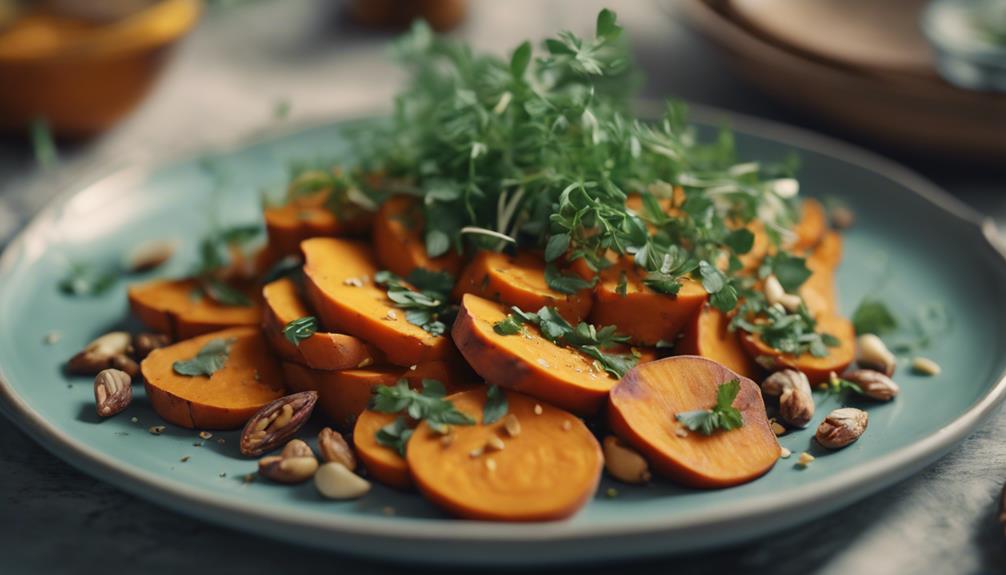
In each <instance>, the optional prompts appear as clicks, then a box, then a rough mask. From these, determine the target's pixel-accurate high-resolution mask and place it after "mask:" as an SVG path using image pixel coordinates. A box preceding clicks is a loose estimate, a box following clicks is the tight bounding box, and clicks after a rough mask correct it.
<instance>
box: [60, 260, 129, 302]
mask: <svg viewBox="0 0 1006 575" xmlns="http://www.w3.org/2000/svg"><path fill="white" fill-rule="evenodd" d="M118 279H119V274H118V273H117V272H116V271H114V270H103V269H98V268H96V267H94V266H91V265H87V264H73V265H72V266H71V267H70V273H69V274H67V276H66V277H65V278H63V279H62V280H60V282H59V289H60V291H62V292H63V293H65V294H67V295H74V296H96V295H101V294H103V293H105V292H107V291H108V290H109V289H111V287H112V286H114V285H115V282H116V281H118Z"/></svg>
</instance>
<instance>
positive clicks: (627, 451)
mask: <svg viewBox="0 0 1006 575" xmlns="http://www.w3.org/2000/svg"><path fill="white" fill-rule="evenodd" d="M603 449H604V468H605V469H607V470H608V473H610V474H611V476H612V477H614V478H615V479H617V480H619V481H622V482H624V483H646V482H648V481H649V480H650V466H649V464H647V463H646V460H645V459H643V456H642V455H640V454H639V453H637V452H636V451H635V450H634V449H632V448H631V447H629V446H628V445H626V444H625V443H623V442H622V441H621V440H620V439H618V438H617V437H615V436H614V435H609V436H607V437H605V438H604V446H603Z"/></svg>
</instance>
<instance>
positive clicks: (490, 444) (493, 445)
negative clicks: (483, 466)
mask: <svg viewBox="0 0 1006 575" xmlns="http://www.w3.org/2000/svg"><path fill="white" fill-rule="evenodd" d="M504 447H506V444H505V443H503V440H502V439H500V438H499V436H498V435H490V436H489V439H487V440H486V449H487V450H489V451H503V448H504Z"/></svg>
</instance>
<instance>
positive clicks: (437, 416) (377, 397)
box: [370, 379, 475, 454]
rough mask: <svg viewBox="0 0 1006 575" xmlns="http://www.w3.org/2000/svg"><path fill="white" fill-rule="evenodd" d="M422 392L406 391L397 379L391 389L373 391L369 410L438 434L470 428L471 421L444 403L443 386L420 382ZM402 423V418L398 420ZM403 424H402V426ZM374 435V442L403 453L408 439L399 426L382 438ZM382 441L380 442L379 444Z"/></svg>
mask: <svg viewBox="0 0 1006 575" xmlns="http://www.w3.org/2000/svg"><path fill="white" fill-rule="evenodd" d="M422 385H423V390H422V391H421V392H419V391H416V390H414V389H412V388H410V387H409V382H408V381H406V380H404V379H400V380H398V382H397V383H396V384H395V385H378V386H375V387H374V390H373V396H371V398H370V409H371V410H373V411H377V412H380V413H402V412H404V413H405V414H406V415H408V416H409V417H410V418H412V419H414V420H416V421H425V422H426V423H427V425H429V426H430V428H431V429H433V430H434V431H436V432H438V433H447V430H448V426H450V425H473V424H474V423H475V420H474V419H472V418H471V417H469V416H468V415H466V414H464V413H462V412H461V411H458V410H457V409H456V408H455V407H454V404H453V403H451V402H450V401H449V400H447V399H444V396H445V395H446V391H445V389H444V384H442V383H440V382H439V381H437V380H435V379H424V380H423V381H422ZM399 419H402V418H399ZM404 423H405V422H404V421H403V424H402V425H404ZM388 427H389V426H385V428H388ZM385 428H381V430H379V431H378V433H377V441H378V443H381V445H386V446H388V447H392V448H393V449H397V450H398V452H399V453H402V454H404V453H405V444H406V443H407V442H408V440H409V436H411V431H410V432H409V433H408V434H407V435H406V436H405V437H404V438H403V434H404V433H405V432H404V431H403V430H402V429H401V425H398V426H395V427H392V428H390V429H388V430H387V432H386V433H384V434H383V435H382V433H381V431H384V430H385ZM382 437H383V438H384V439H383V440H382Z"/></svg>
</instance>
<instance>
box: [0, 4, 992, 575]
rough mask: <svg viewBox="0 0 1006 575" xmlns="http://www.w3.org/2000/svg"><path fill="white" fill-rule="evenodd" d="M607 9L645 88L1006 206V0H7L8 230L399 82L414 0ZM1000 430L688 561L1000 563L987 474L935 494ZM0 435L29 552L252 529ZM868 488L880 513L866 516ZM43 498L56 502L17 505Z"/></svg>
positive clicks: (357, 104)
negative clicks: (911, 472)
mask: <svg viewBox="0 0 1006 575" xmlns="http://www.w3.org/2000/svg"><path fill="white" fill-rule="evenodd" d="M602 7H610V8H612V9H614V10H615V11H617V12H618V16H619V20H620V22H621V23H622V24H623V25H624V26H625V28H626V29H627V32H628V35H629V39H630V41H631V44H632V48H633V52H634V55H635V58H636V60H637V62H638V63H639V65H640V66H641V67H642V68H643V70H644V71H645V73H646V76H647V82H646V83H645V85H644V86H643V89H642V94H641V95H642V96H643V97H646V98H663V97H666V96H675V97H680V98H684V99H686V100H689V101H691V102H694V103H696V104H701V105H709V106H715V107H719V108H724V109H728V110H732V111H737V112H742V113H745V114H750V115H755V116H760V117H766V118H770V119H774V120H779V121H783V122H786V123H790V124H795V125H798V126H802V127H805V128H810V129H813V130H816V131H820V132H824V133H827V134H829V135H832V136H836V137H839V138H841V139H846V140H850V141H853V142H855V143H857V144H859V145H862V146H865V147H868V148H870V149H872V150H874V151H877V152H879V153H882V154H884V155H886V156H891V157H894V158H895V159H897V160H899V161H901V162H903V163H905V164H907V165H908V166H910V167H912V168H913V169H915V170H917V171H919V172H921V173H923V174H924V175H925V176H928V177H929V178H931V179H933V180H935V181H936V182H937V183H938V184H940V185H941V186H943V187H944V188H945V189H947V190H949V191H950V192H951V193H953V194H955V195H956V196H958V197H959V198H961V199H962V200H964V201H965V202H967V203H969V204H971V205H972V206H973V207H975V208H976V209H978V210H980V211H981V212H983V213H985V214H987V215H989V216H990V217H993V218H995V219H996V220H997V221H998V222H999V223H1000V225H1002V224H1004V223H1006V92H1004V91H1003V90H1006V0H934V1H930V0H883V1H877V0H607V1H594V0H551V1H546V0H505V1H503V0H496V1H493V0H216V1H210V0H204V1H200V0H0V248H2V246H3V245H4V243H5V241H6V240H7V239H9V238H10V237H11V235H12V234H13V233H15V232H16V230H17V229H19V228H20V227H21V226H22V225H24V223H25V222H26V221H27V219H28V218H29V217H30V216H31V215H32V214H33V213H35V212H36V211H37V210H38V209H39V208H40V207H41V206H42V205H43V204H44V203H45V202H46V201H48V200H49V199H50V198H51V197H52V196H53V195H55V194H56V193H58V192H59V191H60V190H62V189H66V188H68V187H72V186H74V185H75V184H79V183H84V182H86V181H88V180H89V179H90V178H92V177H94V176H96V175H98V174H100V173H102V172H106V171H108V170H110V169H114V168H117V167H123V166H128V165H137V164H145V163H150V162H156V161H158V160H160V159H163V158H167V157H171V156H173V155H176V154H178V153H182V152H184V151H186V150H198V149H204V148H207V147H212V146H217V145H223V144H226V143H232V142H235V141H236V140H239V139H240V138H244V137H249V136H250V135H253V134H255V133H257V132H261V131H263V130H269V129H275V128H282V127H284V126H293V125H299V124H304V123H308V122H311V121H326V120H331V119H337V118H339V117H340V116H345V115H348V114H357V113H361V112H366V111H374V110H375V109H378V110H379V109H380V108H381V107H383V106H387V103H388V102H390V98H391V96H392V95H393V94H394V92H395V91H396V89H397V88H398V87H399V85H400V84H401V82H402V81H403V80H404V78H403V76H402V75H401V73H400V72H399V71H398V70H397V69H396V68H395V67H394V66H393V65H392V63H391V62H390V60H389V58H388V57H387V47H388V42H389V41H390V40H391V39H392V38H393V37H394V36H395V35H396V34H397V33H398V32H400V31H401V30H402V29H404V28H405V27H406V26H407V25H408V23H409V22H410V21H411V20H412V19H413V18H415V17H417V16H421V17H425V18H427V19H428V20H429V21H430V22H431V23H432V24H433V25H434V27H435V28H437V29H438V30H440V31H443V32H445V33H448V34H451V35H454V36H457V37H460V38H463V39H465V40H467V41H468V42H470V43H471V44H472V45H473V46H474V47H475V48H476V49H480V50H490V51H497V52H504V51H507V50H509V49H511V48H512V47H513V46H515V45H517V44H518V43H519V42H520V41H522V40H524V39H527V38H531V39H534V40H538V39H540V38H542V37H543V36H545V35H547V34H551V33H553V32H554V31H556V30H559V29H570V30H574V31H577V32H589V31H590V30H592V29H593V23H594V18H595V15H596V14H597V12H598V10H599V9H600V8H602ZM375 107H376V108H375ZM920 233H922V231H921V230H920ZM1001 421H1002V418H999V422H1001ZM992 443H993V437H992V435H991V433H990V432H989V430H988V429H987V430H985V431H983V432H979V433H978V434H977V435H976V436H974V437H972V438H971V439H970V440H969V442H968V443H967V444H966V445H965V447H964V448H963V449H961V450H958V452H955V454H954V455H951V456H948V457H947V458H946V459H944V460H942V461H941V463H940V464H939V465H937V466H936V467H934V468H931V469H930V470H928V471H927V472H925V473H924V474H923V475H922V476H920V477H918V478H916V479H913V480H912V481H910V482H908V483H906V484H905V485H902V486H900V487H899V488H896V489H895V490H893V492H894V493H892V491H888V492H885V493H884V494H882V495H880V496H877V497H874V498H871V499H869V500H867V501H866V502H864V503H861V504H859V505H857V506H854V507H853V508H851V509H850V510H848V511H844V512H842V513H841V514H839V515H837V516H832V518H831V519H832V520H834V521H833V524H831V525H828V524H822V525H817V526H807V527H805V528H802V529H803V531H805V532H806V533H805V536H803V537H800V538H797V537H795V536H793V535H792V534H790V535H786V536H785V537H784V538H782V537H781V538H780V540H778V541H773V542H761V543H759V544H757V545H752V546H751V547H749V548H746V549H744V550H740V551H738V552H736V553H730V554H725V555H724V554H718V555H717V554H709V555H705V556H702V557H699V558H693V560H691V561H690V562H689V563H688V564H687V565H685V564H681V565H680V566H681V567H682V568H683V569H684V571H682V572H689V573H699V572H701V573H706V572H708V573H715V572H721V571H723V570H732V569H734V568H738V567H751V566H757V567H773V568H782V567H788V568H789V569H783V571H795V570H800V571H801V572H804V569H805V568H808V567H810V566H816V565H817V564H818V562H819V561H821V560H822V558H828V559H829V560H830V566H829V567H828V568H827V569H826V571H828V572H832V571H833V572H836V573H838V572H850V570H852V572H856V571H860V572H889V571H888V570H887V569H885V566H887V567H892V566H894V565H899V566H902V567H904V566H905V565H906V564H907V565H909V566H911V565H915V566H917V567H918V568H919V569H918V570H916V572H918V571H921V570H922V569H925V570H926V571H928V572H934V573H942V572H963V571H967V570H970V569H969V568H968V567H969V566H974V565H980V564H982V563H983V562H984V564H995V565H997V566H998V568H1003V567H1004V563H1003V561H1006V559H1004V557H1003V554H1002V542H1001V541H1000V540H999V538H998V537H996V538H994V539H992V538H990V535H988V534H989V533H992V535H993V536H994V535H999V533H998V532H996V529H995V528H992V529H989V526H988V525H985V523H988V522H989V521H991V522H992V523H994V518H991V517H986V515H987V509H988V506H989V503H988V501H985V500H982V498H981V497H978V496H974V494H975V493H982V492H983V491H982V490H981V489H978V490H975V489H972V490H964V492H965V493H968V494H969V495H968V496H966V497H970V498H969V499H964V500H960V501H954V502H952V508H953V509H952V510H950V509H947V508H945V506H946V503H947V502H945V501H942V500H939V499H938V498H937V497H934V496H933V495H931V493H932V492H934V491H933V490H931V489H929V486H930V485H932V484H935V483H938V482H941V481H947V480H952V481H955V482H975V483H976V484H978V483H980V482H987V481H992V480H994V481H995V482H996V485H998V484H999V483H1001V478H994V479H990V478H987V477H984V476H982V475H981V473H982V472H981V471H980V470H981V469H984V468H986V467H988V468H992V467H994V466H990V465H984V463H983V462H982V461H976V460H975V459H974V457H975V455H974V454H975V453H985V454H988V453H990V452H991V450H992V446H991V444H992ZM969 449H970V451H969ZM0 451H2V452H3V453H5V454H6V455H5V458H6V463H7V466H8V468H10V469H8V472H6V473H4V474H0V490H2V491H3V492H5V493H8V494H15V495H12V496H11V497H9V498H8V499H7V503H6V504H5V505H4V506H2V509H0V539H2V540H4V541H11V540H16V541H19V542H21V544H19V545H18V546H17V549H16V550H15V549H14V548H10V549H9V550H8V551H5V554H15V555H16V558H20V559H19V560H21V561H25V563H23V564H24V565H38V564H39V563H32V562H31V561H33V560H29V559H27V558H29V557H36V556H38V557H41V556H43V555H45V554H46V552H45V549H48V547H47V546H48V544H49V542H48V541H47V540H46V539H38V540H36V538H34V537H33V538H32V539H31V540H28V539H24V538H23V537H21V538H18V534H19V533H20V534H24V533H35V534H37V533H51V534H52V536H53V537H54V538H57V539H64V538H65V539H67V540H70V539H73V540H75V541H78V542H80V545H81V548H82V549H91V547H93V549H91V550H90V551H82V553H83V554H84V555H85V556H92V555H93V557H95V558H96V559H105V558H107V557H109V556H114V553H115V550H116V548H114V547H110V543H111V542H115V541H118V540H120V538H124V539H125V540H126V541H128V542H130V543H131V544H132V545H133V546H134V548H135V549H143V550H144V551H143V553H144V554H145V555H143V559H144V561H145V563H144V565H146V566H147V567H150V566H151V565H152V563H151V561H153V562H154V563H156V564H157V565H158V566H159V567H161V568H163V570H164V571H165V572H169V571H171V570H172V569H174V568H179V569H180V568H183V567H182V566H184V565H185V563H184V561H185V557H186V555H181V556H179V555H178V554H172V553H169V552H171V551H172V549H173V548H174V546H182V547H185V548H188V549H190V550H191V549H194V548H197V547H200V546H203V550H202V551H201V552H200V553H199V554H200V555H203V556H205V557H206V559H205V561H206V563H205V565H206V566H207V568H210V567H211V566H220V567H226V566H228V565H231V563H228V561H233V557H234V556H235V555H240V554H241V553H242V550H243V549H245V548H246V546H247V542H246V541H245V540H244V539H243V536H239V535H236V534H234V533H232V532H229V531H225V530H219V529H216V528H211V527H209V526H206V525H203V524H200V523H198V522H195V521H192V520H189V519H187V518H182V517H178V516H174V515H164V514H163V513H160V512H159V510H156V509H155V508H153V507H151V506H149V505H147V504H145V503H141V502H138V501H136V500H134V499H132V498H130V497H129V496H126V495H124V494H122V493H119V492H118V491H115V490H113V489H112V488H110V487H107V486H104V485H102V484H100V483H97V482H95V481H93V480H91V479H89V478H87V477H84V476H82V475H80V474H78V473H77V472H75V471H73V470H71V469H68V468H66V466H65V465H62V464H58V463H55V462H52V461H50V460H49V459H47V458H44V457H43V456H42V455H41V454H38V453H37V451H38V448H37V447H35V446H34V444H33V443H31V441H30V440H28V439H27V438H25V437H23V436H21V435H20V434H19V433H17V432H16V431H14V429H13V428H12V427H11V425H10V424H9V423H7V422H6V421H2V420H0ZM1002 451H1003V450H1002V449H998V450H996V451H995V452H996V453H999V454H1000V456H999V457H1000V459H1001V458H1002ZM986 456H987V455H986ZM12 465H13V467H11V466H12ZM962 497H965V496H962ZM880 498H883V499H880ZM878 505H880V506H883V507H885V509H887V513H886V514H885V518H884V519H883V520H882V521H871V522H868V523H864V521H863V517H868V516H870V515H871V512H870V510H871V509H874V508H876V507H877V506H878ZM40 509H45V510H46V513H45V514H43V516H52V515H53V514H56V515H58V516H59V521H52V522H47V523H46V526H45V527H44V530H43V528H42V527H41V525H39V526H36V527H37V528H36V527H32V526H24V525H22V524H21V523H20V522H21V521H25V520H27V521H32V519H31V518H33V517H38V516H39V513H38V511H39V510H40ZM109 509H111V510H113V511H115V513H114V514H112V513H108V512H107V510H109ZM4 517H6V518H8V519H12V520H13V521H3V520H2V519H3V518H4ZM975 517H979V518H981V519H980V521H981V522H982V527H981V529H979V528H978V526H977V525H976V523H975V519H974V518H975ZM25 518H28V519H25ZM825 523H832V522H825ZM57 524H58V525H57ZM842 526H845V527H855V530H861V531H860V532H857V533H855V534H850V533H847V531H850V530H851V529H842V528H841V527H842ZM54 530H55V531H54ZM976 533H981V535H976ZM204 536H206V537H204ZM78 538H79V539H78ZM22 540H23V541H22ZM155 541H156V542H158V543H157V544H156V545H155V544H154V543H153V542H155ZM163 542H166V543H165V544H163V545H162V543H163ZM87 543H90V545H91V547H88V546H87ZM155 548H156V549H155ZM211 548H212V549H213V551H210V549H211ZM270 548H271V549H274V548H278V550H277V552H276V553H277V554H276V557H278V558H281V559H277V560H276V561H273V560H272V559H269V560H266V559H264V558H261V557H260V558H258V560H260V561H262V562H260V563H257V565H258V566H259V567H263V568H264V567H266V566H268V565H273V566H274V567H289V565H290V564H291V559H290V558H291V557H293V558H295V559H294V562H295V563H296V564H304V563H308V562H309V563H312V564H316V563H318V562H322V561H325V560H326V558H325V557H324V556H322V555H320V554H317V553H315V552H306V551H303V552H302V551H300V550H296V549H291V548H288V547H286V546H282V545H279V544H276V545H275V547H270ZM133 555H134V559H135V558H136V556H135V553H134V554H133ZM52 560H56V559H55V558H52ZM98 563H99V562H98V561H96V562H95V564H96V565H97V564H98ZM47 564H50V563H47ZM50 565H51V564H50ZM64 567H69V568H70V569H69V570H70V571H72V570H73V569H72V567H73V566H65V565H64ZM685 567H687V569H685ZM642 570H643V571H652V572H658V570H662V568H661V567H659V566H652V568H650V569H642ZM905 572H911V569H909V570H906V571H905Z"/></svg>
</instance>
